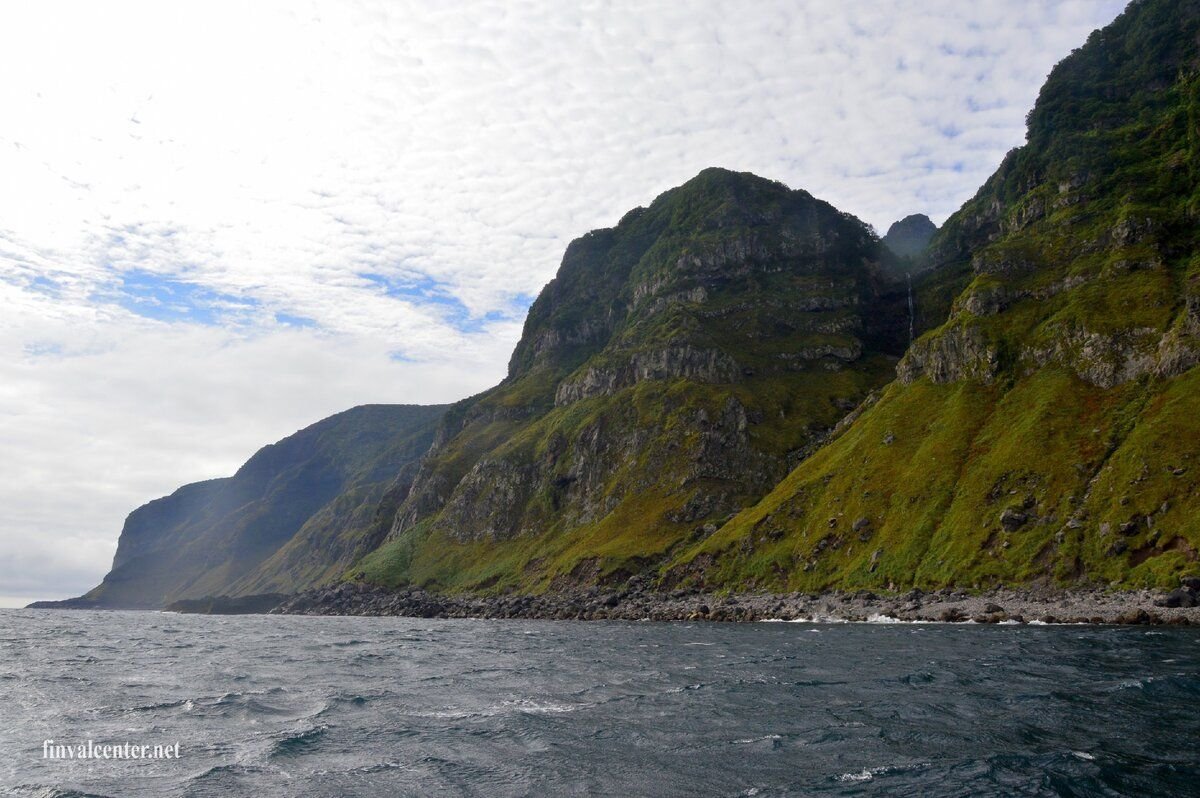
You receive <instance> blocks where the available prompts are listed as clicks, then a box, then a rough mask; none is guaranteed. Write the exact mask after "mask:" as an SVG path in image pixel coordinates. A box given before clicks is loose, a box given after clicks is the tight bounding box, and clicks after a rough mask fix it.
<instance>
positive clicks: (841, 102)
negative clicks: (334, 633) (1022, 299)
mask: <svg viewBox="0 0 1200 798" xmlns="http://www.w3.org/2000/svg"><path fill="white" fill-rule="evenodd" d="M1121 5H1122V4H1121V3H1119V2H1113V1H1112V0H1066V1H1065V2H1057V3H1048V2H1041V1H1040V0H1019V1H1018V0H1014V1H1013V2H1005V3H1000V2H993V3H984V4H979V3H962V2H958V0H941V1H940V2H923V3H916V2H911V1H910V0H876V1H875V2H860V3H853V4H847V3H843V2H832V1H829V2H819V1H814V2H806V3H801V4H797V3H793V2H776V3H772V2H766V0H764V1H763V2H756V3H754V4H750V5H747V4H746V3H744V2H717V1H715V0H714V1H712V2H703V1H702V2H697V3H686V4H685V3H673V2H633V1H632V0H629V1H624V0H623V1H622V2H613V3H607V4H599V5H592V4H588V5H582V6H579V5H575V4H569V3H560V2H550V0H545V1H544V2H533V3H511V2H499V0H495V1H486V0H483V1H480V2H469V3H457V4H434V3H425V2H415V1H414V2H407V3H400V2H387V3H385V2H365V3H360V4H348V3H335V2H321V3H312V2H309V3H302V2H301V3H297V2H288V3H283V2H276V3H252V4H246V3H232V2H228V3H212V2H206V3H191V4H178V3H171V4H164V3H152V2H151V3H144V4H135V3H104V4H96V3H83V2H80V3H71V4H60V3H27V4H20V5H9V6H7V7H5V8H4V9H3V10H2V11H0V70H2V71H3V74H5V75H6V76H7V78H8V79H6V80H5V81H3V82H0V108H3V109H4V122H3V125H0V174H3V175H4V176H5V185H6V188H7V190H6V191H4V192H0V303H2V306H3V307H4V309H5V310H4V315H3V317H0V455H2V457H3V460H2V462H3V466H2V467H0V469H2V470H0V507H2V508H3V509H0V562H3V563H9V564H10V565H9V566H8V567H7V568H2V567H0V594H11V595H19V596H25V595H29V596H31V597H38V596H41V595H45V596H50V595H65V594H68V593H78V592H80V591H81V590H83V589H86V588H87V587H89V586H90V585H91V584H93V583H95V582H96V581H98V579H99V577H100V576H101V575H102V574H103V572H104V571H105V569H106V568H107V565H108V557H109V555H110V553H111V551H112V548H113V545H114V543H115V538H116V534H117V531H118V530H119V527H120V523H121V519H122V517H123V516H124V514H125V513H126V512H127V511H128V510H129V509H131V508H132V507H133V506H135V505H136V504H138V503H141V502H143V501H145V500H147V499H150V498H152V497H154V496H156V495H161V494H163V493H166V492H169V491H170V490H171V489H173V488H174V487H175V486H177V485H178V484H180V483H182V482H184V481H187V480H192V479H197V478H203V477H211V476H217V475H221V474H227V473H230V472H231V471H232V470H233V469H234V468H235V467H236V466H237V464H238V463H239V462H240V461H241V460H242V459H244V458H245V456H246V455H248V454H249V453H250V452H251V451H253V450H254V449H255V448H257V447H258V446H259V445H261V444H263V443H266V442H268V441H271V440H274V439H276V438H278V437H281V436H282V435H284V434H287V433H288V432H291V431H293V430H294V429H296V428H298V427H300V426H303V425H305V424H307V423H310V422H311V421H314V420H316V419H317V418H319V417H320V416H322V415H326V414H328V413H330V412H334V411H336V410H340V409H343V408H345V407H348V406H350V405H354V404H359V403H362V402H368V401H396V402H403V401H439V400H447V399H453V398H458V397H460V396H463V395H466V394H469V393H471V392H473V391H476V390H479V389H481V388H484V387H486V386H487V385H489V384H491V383H494V382H495V381H496V380H497V379H498V378H499V377H500V376H501V375H502V374H503V371H504V365H505V363H506V362H507V356H508V352H509V350H510V349H511V346H512V345H513V343H514V342H515V340H516V337H517V335H518V334H519V328H520V318H521V315H522V312H523V308H524V305H525V303H526V302H527V298H528V297H529V296H532V295H534V294H536V292H537V291H538V290H539V289H540V287H541V286H542V285H543V284H544V283H545V282H546V281H547V280H548V279H549V278H550V277H551V276H552V275H553V272H554V270H555V268H556V267H557V263H558V259H559V257H560V256H561V253H562V250H563V249H564V247H565V245H566V243H567V242H568V241H569V240H570V239H571V238H574V237H575V236H578V235H580V234H581V233H583V232H585V231H587V230H588V229H591V228H594V227H599V226H605V225H610V224H612V223H613V222H615V221H616V220H617V219H618V218H620V216H621V215H622V214H623V213H624V212H625V211H626V210H628V209H629V208H631V207H633V206H635V205H639V204H643V205H644V204H646V203H648V202H649V201H650V200H651V199H652V198H653V197H654V196H655V195H657V194H658V193H660V192H661V191H663V190H665V189H667V188H669V187H671V186H673V185H677V184H679V183H681V182H683V181H684V180H686V179H688V178H689V177H691V176H692V175H694V174H695V173H696V172H698V171H699V170H700V169H702V168H704V167H706V166H711V165H720V166H726V167H729V168H734V169H744V170H749V171H754V172H757V173H759V174H763V175H765V176H768V177H772V178H776V179H780V180H783V181H784V182H786V183H788V184H789V185H792V186H795V187H800V188H805V189H807V190H809V191H811V192H812V193H814V194H816V195H817V196H819V197H822V198H824V199H827V200H829V201H830V202H832V203H833V204H835V205H837V206H838V207H839V208H842V209H844V210H847V211H849V212H851V213H855V214H857V215H859V216H860V217H862V218H864V219H866V220H867V221H869V222H871V223H873V224H875V225H876V226H877V227H879V228H885V227H886V225H887V224H888V223H889V222H891V221H892V220H894V219H897V218H900V217H901V216H904V215H906V214H908V213H911V212H916V211H923V212H927V213H929V214H930V215H931V216H932V217H934V218H935V219H936V220H938V221H941V219H943V218H944V217H945V216H946V215H948V214H949V213H950V212H951V211H952V210H954V209H955V208H956V207H957V206H958V205H959V204H961V202H962V201H963V200H965V199H966V198H968V197H969V196H970V195H971V194H973V193H974V191H975V189H976V188H977V187H978V185H979V184H981V183H982V182H983V180H984V179H986V177H987V176H988V175H989V174H990V173H991V171H992V170H993V169H994V168H995V166H996V165H997V164H998V163H999V161H1000V159H1001V157H1002V156H1003V154H1004V152H1005V151H1006V150H1007V149H1009V148H1010V147H1012V146H1015V145H1017V144H1019V143H1020V142H1021V140H1022V138H1023V119H1024V115H1025V112H1026V111H1027V110H1028V109H1029V107H1030V106H1031V104H1032V102H1033V99H1034V97H1035V96H1036V91H1037V89H1038V87H1039V86H1040V84H1041V82H1042V80H1043V78H1044V76H1045V74H1046V72H1047V71H1048V70H1049V68H1050V67H1051V66H1052V65H1053V63H1054V62H1056V61H1057V60H1059V59H1060V58H1062V57H1063V56H1065V55H1066V54H1067V53H1068V52H1069V51H1070V50H1071V48H1072V47H1075V46H1078V45H1079V44H1081V43H1082V42H1083V41H1084V39H1085V38H1086V35H1087V33H1088V32H1089V31H1090V30H1091V29H1093V28H1095V27H1098V26H1100V25H1103V24H1105V23H1107V22H1108V21H1109V20H1110V19H1112V17H1113V16H1115V15H1116V13H1117V12H1118V11H1119V10H1120V7H1121ZM434 299H436V300H437V301H433V300H434ZM135 311H136V312H135ZM139 314H141V315H139ZM147 315H148V316H156V317H158V318H159V319H160V320H155V318H146V316H147ZM280 317H282V319H283V321H279V320H278V319H279V318H280ZM189 318H190V319H191V321H187V320H186V319H189ZM169 319H174V321H169ZM288 320H290V321H291V322H293V324H292V325H289V324H287V323H284V322H286V321H288ZM301 320H306V321H303V323H304V324H311V325H314V326H311V327H296V326H294V324H295V323H299V322H301ZM204 321H207V322H210V323H200V322H204ZM393 352H399V353H401V354H403V355H404V356H406V357H407V358H410V359H411V360H405V361H403V362H400V361H398V360H396V359H393V358H391V357H389V355H390V353H393ZM38 563H42V567H39V566H38ZM18 573H20V574H23V576H21V577H20V579H18V577H17V574H18Z"/></svg>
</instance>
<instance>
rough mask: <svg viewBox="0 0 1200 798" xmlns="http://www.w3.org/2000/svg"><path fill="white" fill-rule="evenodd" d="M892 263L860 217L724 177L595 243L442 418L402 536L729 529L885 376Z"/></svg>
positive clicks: (703, 180) (396, 535)
mask: <svg viewBox="0 0 1200 798" xmlns="http://www.w3.org/2000/svg"><path fill="white" fill-rule="evenodd" d="M880 258H881V249H880V244H879V242H878V240H877V239H875V238H874V237H873V235H872V234H871V232H870V230H869V228H867V227H866V226H865V225H863V224H862V223H861V222H859V221H858V220H855V219H853V218H852V217H849V216H847V215H845V214H842V213H840V212H838V211H837V210H835V209H833V208H832V207H830V206H828V205H827V204H825V203H822V202H820V201H818V200H815V199H813V198H812V197H811V196H810V195H808V194H806V193H805V192H802V191H792V190H790V189H787V188H786V187H784V186H782V185H780V184H778V183H773V182H771V181H767V180H762V179H761V178H757V177H754V176H752V175H744V174H735V173H731V172H726V171H723V170H706V171H705V172H703V173H701V174H700V175H699V176H698V177H697V178H696V179H695V180H693V181H691V182H689V183H688V184H687V185H685V186H682V187H680V188H678V189H674V190H672V191H669V192H667V193H666V194H664V195H662V196H661V197H659V198H658V199H657V200H656V201H655V202H654V203H653V204H652V205H650V206H649V207H648V208H644V209H639V210H637V211H634V212H631V213H629V214H627V215H626V216H625V217H624V218H623V219H622V220H621V222H620V223H619V224H618V225H617V227H615V228H612V229H610V230H601V231H595V232H593V233H589V234H588V235H586V236H584V237H583V238H582V239H580V240H579V241H576V242H574V243H572V244H571V246H570V247H568V249H567V253H566V255H565V256H564V258H563V264H562V267H561V268H560V270H559V273H558V275H557V276H556V277H555V279H554V280H553V281H552V282H551V283H550V284H549V285H548V286H547V287H546V289H545V290H544V291H543V292H542V294H541V295H540V296H539V297H538V299H537V301H535V302H534V305H533V307H532V309H531V310H530V314H529V319H528V320H527V322H526V329H525V332H524V334H523V336H522V340H521V343H520V344H518V346H517V348H516V351H515V352H514V355H513V359H512V361H511V363H510V370H509V377H508V378H507V379H506V380H505V382H504V383H502V384H501V385H499V386H497V387H496V388H495V389H493V390H491V391H488V392H486V393H484V394H482V395H480V396H479V397H476V398H474V399H471V400H468V401H467V402H465V403H463V404H462V406H461V407H456V408H455V409H452V410H451V412H450V413H448V414H447V422H445V424H444V428H445V434H439V436H438V440H437V443H436V445H435V447H434V448H433V449H432V450H431V452H430V453H429V454H428V455H427V456H426V458H425V459H424V461H423V462H422V464H421V468H420V473H419V474H418V476H417V478H416V480H415V481H414V484H413V488H412V490H411V492H410V494H409V497H408V499H407V500H406V501H405V502H404V503H403V505H402V506H401V507H400V508H399V511H398V512H397V514H396V520H395V523H394V524H393V527H392V531H391V534H390V535H389V539H390V540H392V541H398V540H400V539H402V538H403V539H406V540H407V539H410V538H411V537H412V536H414V535H416V536H420V535H442V536H445V537H446V538H447V539H450V540H454V541H495V542H501V543H502V542H505V541H512V540H516V539H525V538H531V537H535V536H544V535H547V534H551V533H553V534H559V535H564V536H579V537H580V539H582V540H587V536H588V535H590V534H593V532H592V530H593V529H595V528H597V527H598V526H599V525H604V524H612V523H614V521H613V520H612V519H614V518H616V517H623V516H621V514H622V513H630V512H632V511H631V510H628V509H626V508H628V507H631V506H634V505H636V506H638V507H642V508H645V509H641V510H639V511H638V513H637V514H636V515H631V516H630V518H631V522H627V523H636V525H637V527H638V529H639V530H640V531H641V532H642V534H644V536H645V538H646V540H647V541H654V540H662V539H664V538H669V537H670V536H686V535H688V534H691V528H690V527H688V526H687V525H688V524H701V525H703V522H705V521H711V520H712V519H714V518H715V519H721V518H724V517H725V516H727V515H728V514H729V513H730V511H731V510H732V509H733V508H736V507H737V506H739V505H740V504H743V503H745V502H747V501H751V500H753V499H754V498H755V497H757V496H760V495H762V494H763V493H764V492H765V491H767V490H769V489H770V487H771V486H772V485H773V484H774V483H775V481H777V480H778V479H780V478H781V477H782V476H783V474H784V473H786V471H787V469H788V468H789V467H790V466H791V465H792V464H793V463H794V462H795V458H796V456H797V455H796V453H797V452H802V451H809V450H810V449H811V446H812V444H813V443H814V442H815V441H817V440H819V438H820V436H821V435H823V434H824V433H825V432H826V431H827V430H829V429H830V428H831V427H833V426H834V425H835V424H836V423H837V422H838V421H839V420H840V419H841V418H842V417H843V416H844V415H845V414H846V412H847V410H848V409H852V408H854V407H855V406H857V405H858V404H859V403H860V402H861V401H862V399H863V398H864V397H865V395H866V394H867V392H868V391H869V390H871V389H872V388H875V387H878V386H879V385H880V384H882V382H884V381H885V380H886V379H887V378H888V376H889V372H890V371H891V361H889V360H888V358H887V357H886V356H885V355H884V353H882V352H881V351H880V350H879V348H877V347H878V346H879V344H878V340H879V336H875V337H874V338H869V337H868V332H869V329H871V327H870V323H868V320H870V322H871V323H875V321H876V319H877V317H878V315H879V311H878V310H877V309H876V307H875V306H874V303H875V302H876V299H877V297H878V296H880V294H881V291H882V290H883V288H882V286H883V283H882V278H881V275H880V270H879V263H880ZM895 354H898V352H897V353H895ZM833 371H849V372H850V373H851V374H853V375H854V376H852V377H850V378H848V379H847V378H843V379H841V380H840V381H839V382H838V383H837V385H838V387H836V388H828V387H824V385H825V383H826V381H827V379H828V378H827V377H826V375H828V374H830V373H831V372H833ZM765 386H770V390H769V391H766V392H764V390H763V389H764V387H765ZM809 395H812V397H813V398H812V399H811V400H809V399H805V400H803V401H800V402H794V401H793V398H792V397H793V396H805V397H807V396H809ZM793 404H795V407H793ZM632 519H636V521H633V520H632ZM606 534H609V535H611V534H612V532H608V533H606ZM639 545H640V544H638V543H636V542H634V543H632V544H631V545H630V546H629V547H628V548H629V549H630V550H631V551H634V552H636V551H637V550H638V547H639ZM655 545H661V544H655ZM580 573H583V571H580ZM589 573H590V572H589ZM580 578H584V577H580ZM587 578H591V577H587Z"/></svg>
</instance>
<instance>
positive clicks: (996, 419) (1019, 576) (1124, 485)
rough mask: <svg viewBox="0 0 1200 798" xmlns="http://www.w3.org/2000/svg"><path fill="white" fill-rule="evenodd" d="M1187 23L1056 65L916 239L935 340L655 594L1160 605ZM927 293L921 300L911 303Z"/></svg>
mask: <svg viewBox="0 0 1200 798" xmlns="http://www.w3.org/2000/svg"><path fill="white" fill-rule="evenodd" d="M1198 36H1200V3H1198V2H1196V1H1195V0H1186V1H1184V2H1178V1H1177V0H1143V1H1141V2H1135V3H1133V4H1131V6H1130V7H1129V9H1128V10H1127V11H1126V12H1125V13H1124V14H1123V15H1122V16H1121V17H1120V18H1118V19H1117V20H1116V21H1115V22H1114V23H1113V24H1112V25H1111V26H1110V27H1108V28H1106V29H1104V30H1103V31H1098V32H1096V33H1095V34H1093V35H1092V37H1091V38H1090V39H1089V40H1088V43H1087V44H1086V45H1085V46H1084V47H1083V48H1081V49H1079V50H1077V51H1075V52H1074V53H1073V54H1072V55H1071V56H1070V57H1068V58H1067V59H1066V60H1064V61H1063V62H1062V63H1061V64H1059V65H1058V66H1057V67H1056V68H1055V69H1054V71H1053V73H1052V74H1051V75H1050V77H1049V79H1048V80H1047V82H1046V85H1045V87H1044V88H1043V90H1042V92H1041V95H1040V97H1039V99H1038V102H1037V105H1036V107H1035V108H1034V110H1033V111H1032V112H1031V113H1030V115H1029V133H1028V143H1027V144H1026V146H1024V147H1022V148H1021V149H1018V150H1015V151H1013V152H1011V153H1009V155H1008V157H1007V158H1006V159H1005V161H1004V163H1003V164H1002V165H1001V167H1000V169H999V170H998V171H997V173H996V174H995V175H994V176H993V177H992V178H991V180H989V181H988V183H987V184H986V185H985V186H984V187H983V188H982V189H981V190H980V191H979V193H978V194H977V195H976V197H975V198H974V199H972V200H971V201H970V202H968V203H967V204H966V205H965V206H964V207H963V208H962V209H961V210H960V211H959V212H958V213H956V214H955V215H954V216H953V217H951V219H950V220H948V222H947V224H946V225H945V227H944V228H943V229H942V230H941V231H939V233H938V234H937V235H936V236H935V237H934V239H933V240H932V242H931V244H930V247H929V250H928V255H927V257H928V259H929V261H930V263H931V265H932V266H933V267H934V270H935V271H934V273H933V274H932V275H930V276H929V277H928V278H927V279H930V280H937V279H939V277H938V275H945V276H946V279H945V280H943V285H954V284H955V280H958V281H959V282H960V285H962V290H961V293H959V294H958V295H957V297H955V298H954V299H953V301H952V302H951V303H950V306H949V317H948V319H947V320H946V321H945V323H944V324H941V325H940V326H938V327H936V328H935V329H933V330H931V331H929V332H928V333H926V334H925V335H923V336H921V337H919V338H918V340H916V341H915V343H914V344H913V346H912V347H911V348H910V349H909V350H908V352H907V353H906V354H905V355H904V358H903V360H902V361H901V363H900V365H899V367H898V376H899V379H898V381H897V383H896V384H894V385H891V386H889V387H888V389H887V390H886V391H885V392H883V393H882V396H881V398H880V399H879V401H878V402H877V403H876V404H875V405H874V406H873V407H871V408H870V409H868V410H867V411H865V412H864V413H863V414H862V416H861V417H860V418H859V419H858V420H857V421H856V422H855V423H854V424H853V425H851V426H849V427H848V428H846V429H845V430H844V431H843V432H842V433H841V434H840V435H839V436H838V437H837V439H836V440H834V441H832V442H831V443H830V444H829V445H828V446H827V447H825V448H824V449H823V450H822V451H821V452H820V453H818V454H817V455H816V456H814V457H813V458H811V459H810V460H808V461H806V462H805V463H804V464H802V465H801V466H800V467H799V468H798V469H796V470H795V471H794V472H793V473H792V474H791V475H789V476H788V478H787V479H786V480H784V481H783V483H782V484H781V485H780V486H779V487H778V488H776V489H775V490H774V491H773V492H772V493H771V495H770V496H768V497H767V498H766V499H765V500H764V501H763V502H761V503H760V504H759V505H757V506H756V507H754V508H751V509H749V510H747V511H746V512H744V513H742V514H741V515H739V516H738V517H737V518H736V519H734V520H733V521H732V522H730V523H729V524H727V525H725V526H724V527H723V528H722V529H721V530H720V531H719V532H718V533H717V534H715V535H714V536H712V537H711V538H710V539H708V540H706V541H704V542H702V543H700V544H699V545H697V546H695V547H693V548H692V549H691V550H689V551H687V552H685V553H684V554H682V555H681V556H679V557H678V558H677V559H676V560H675V562H674V563H673V564H672V566H670V567H669V568H668V571H669V579H671V580H698V581H706V582H710V583H717V584H739V585H743V584H746V583H747V582H749V583H756V584H760V585H771V586H775V587H789V588H819V587H825V586H831V585H838V586H855V585H872V586H887V585H890V584H894V585H905V586H907V585H912V584H917V585H922V586H931V585H947V584H962V585H971V584H976V583H980V584H990V583H994V582H997V581H1007V582H1013V581H1029V580H1034V579H1039V578H1040V579H1045V578H1053V579H1057V580H1060V581H1091V582H1098V583H1108V582H1111V581H1116V582H1122V583H1129V584H1162V585H1169V584H1171V583H1172V581H1173V580H1175V578H1176V577H1177V576H1178V574H1179V573H1181V572H1183V571H1186V570H1189V569H1193V568H1195V565H1196V560H1197V551H1198V550H1200V490H1198V488H1200V482H1198V479H1197V467H1198V466H1200V463H1197V462H1196V458H1197V457H1200V421H1197V418H1198V416H1197V415H1196V413H1197V411H1198V410H1200V406H1198V404H1197V402H1198V399H1197V397H1198V396H1200V394H1198V393H1197V388H1200V382H1198V381H1200V375H1198V374H1197V370H1196V368H1195V366H1196V365H1197V363H1198V362H1200V358H1198V352H1200V348H1198V345H1200V339H1198V338H1197V331H1198V329H1200V324H1198V316H1197V308H1198V307H1200V302H1198V300H1197V297H1198V296H1200V251H1198V248H1197V245H1198V243H1200V235H1198V231H1200V39H1198ZM935 293H936V292H935Z"/></svg>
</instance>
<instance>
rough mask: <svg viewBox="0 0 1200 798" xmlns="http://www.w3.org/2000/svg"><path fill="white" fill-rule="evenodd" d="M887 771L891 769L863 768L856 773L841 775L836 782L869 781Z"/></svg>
mask: <svg viewBox="0 0 1200 798" xmlns="http://www.w3.org/2000/svg"><path fill="white" fill-rule="evenodd" d="M889 770H891V768H889V767H886V766H885V767H877V768H863V769H862V770H860V771H859V772H858V773H843V774H842V775H840V776H838V777H837V780H838V781H843V782H844V781H871V780H872V779H874V778H875V777H876V776H879V775H882V774H884V773H887V772H888V771H889Z"/></svg>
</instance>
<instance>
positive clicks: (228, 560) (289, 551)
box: [37, 405, 444, 609]
mask: <svg viewBox="0 0 1200 798" xmlns="http://www.w3.org/2000/svg"><path fill="white" fill-rule="evenodd" d="M443 411H444V408H443V407H436V406H435V407H421V406H415V405H366V406H362V407H356V408H354V409H352V410H347V411H346V412H344V413H339V414H337V415H335V416H331V417H330V418H327V419H325V420H324V421H320V422H317V423H316V424H313V425H312V426H310V427H307V428H305V429H303V430H301V431H299V432H297V433H295V434H294V435H291V436H289V437H287V438H284V439H283V440H281V441H279V442H278V443H275V444H272V445H270V446H267V447H264V448H263V449H261V450H259V451H258V452H257V453H256V454H255V455H254V456H253V457H251V458H250V460H248V461H247V462H246V464H245V465H243V466H242V467H241V468H240V469H238V472H237V473H236V474H235V475H234V476H232V477H228V478H225V479H214V480H210V481H208V482H199V483H196V484H192V485H185V486H184V487H182V488H180V489H179V490H177V491H175V492H174V493H173V494H171V495H170V496H167V497H164V498H161V499H156V500H154V501H152V502H150V503H148V504H146V505H143V506H142V507H139V508H138V509H136V510H134V511H133V512H132V513H130V514H129V517H128V518H127V519H126V521H125V526H124V528H123V529H122V530H121V537H120V540H119V542H118V545H117V553H116V556H115V557H114V558H113V566H112V570H111V571H110V572H109V573H108V575H107V576H105V577H104V581H103V582H101V583H100V585H98V586H97V587H95V588H94V589H92V590H91V591H89V592H88V593H86V594H85V595H83V596H81V597H79V598H77V599H69V600H67V601H65V602H39V603H38V605H37V606H62V607H98V608H126V609H137V608H146V609H160V608H162V607H164V606H166V605H167V604H170V603H171V602H175V601H179V600H184V599H200V598H203V597H208V596H214V595H222V596H245V595H250V594H258V593H272V592H279V593H290V592H294V591H296V590H302V589H304V588H307V587H312V586H314V585H317V584H320V583H322V582H324V581H327V580H330V579H335V578H337V577H340V576H342V575H343V573H344V572H345V570H346V568H347V567H349V566H350V565H351V564H352V563H354V562H355V561H356V560H357V559H358V558H360V557H361V556H363V555H364V554H366V553H367V552H368V551H370V550H371V549H373V548H374V547H375V546H377V545H378V544H379V542H380V541H381V540H382V538H383V535H384V534H386V532H387V528H388V526H389V525H390V523H391V511H394V509H395V506H396V504H395V499H394V498H393V497H394V496H396V495H397V494H403V493H404V492H405V491H406V489H407V486H408V482H406V476H405V475H406V474H409V473H411V472H410V471H406V470H405V469H406V467H408V466H410V465H412V464H415V461H416V460H417V459H418V458H419V457H420V456H421V455H422V454H423V453H424V452H425V450H426V449H428V447H429V444H430V441H431V440H432V438H433V431H434V428H435V425H436V422H437V420H438V418H439V417H440V416H441V414H442V412H443ZM389 502H392V503H391V504H389Z"/></svg>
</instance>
